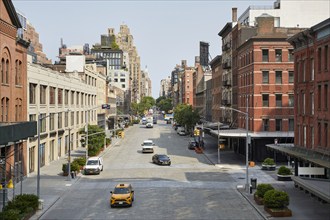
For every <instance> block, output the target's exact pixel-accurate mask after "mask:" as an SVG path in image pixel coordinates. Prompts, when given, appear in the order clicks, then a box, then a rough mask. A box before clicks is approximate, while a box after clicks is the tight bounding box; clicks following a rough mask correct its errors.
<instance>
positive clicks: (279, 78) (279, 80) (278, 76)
mask: <svg viewBox="0 0 330 220" xmlns="http://www.w3.org/2000/svg"><path fill="white" fill-rule="evenodd" d="M275 77H276V79H275V83H276V84H282V71H275Z"/></svg>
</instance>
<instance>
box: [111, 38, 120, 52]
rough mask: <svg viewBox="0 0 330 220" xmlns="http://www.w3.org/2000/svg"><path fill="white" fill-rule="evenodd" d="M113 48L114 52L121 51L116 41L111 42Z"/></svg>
mask: <svg viewBox="0 0 330 220" xmlns="http://www.w3.org/2000/svg"><path fill="white" fill-rule="evenodd" d="M111 48H112V49H113V50H119V46H118V44H117V43H116V41H115V40H113V41H112V42H111Z"/></svg>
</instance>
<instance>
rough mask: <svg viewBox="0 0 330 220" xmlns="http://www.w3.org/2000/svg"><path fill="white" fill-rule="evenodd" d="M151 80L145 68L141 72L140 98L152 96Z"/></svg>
mask: <svg viewBox="0 0 330 220" xmlns="http://www.w3.org/2000/svg"><path fill="white" fill-rule="evenodd" d="M151 87H152V86H151V79H150V77H149V72H148V69H147V67H146V68H145V69H143V70H141V97H145V96H150V97H151V96H152V90H151Z"/></svg>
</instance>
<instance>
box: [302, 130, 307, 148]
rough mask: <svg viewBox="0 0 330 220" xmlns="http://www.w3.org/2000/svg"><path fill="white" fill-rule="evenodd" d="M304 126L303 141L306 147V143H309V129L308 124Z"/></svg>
mask: <svg viewBox="0 0 330 220" xmlns="http://www.w3.org/2000/svg"><path fill="white" fill-rule="evenodd" d="M303 128H304V134H303V143H304V147H306V144H307V129H306V126H304V127H303Z"/></svg>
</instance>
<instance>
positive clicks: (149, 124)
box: [146, 122, 154, 128]
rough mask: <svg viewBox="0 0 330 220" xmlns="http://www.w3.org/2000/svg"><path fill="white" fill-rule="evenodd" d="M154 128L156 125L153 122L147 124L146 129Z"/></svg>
mask: <svg viewBox="0 0 330 220" xmlns="http://www.w3.org/2000/svg"><path fill="white" fill-rule="evenodd" d="M153 127H154V125H153V124H152V123H151V122H148V123H147V124H146V128H153Z"/></svg>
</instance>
